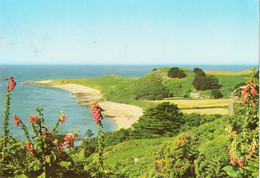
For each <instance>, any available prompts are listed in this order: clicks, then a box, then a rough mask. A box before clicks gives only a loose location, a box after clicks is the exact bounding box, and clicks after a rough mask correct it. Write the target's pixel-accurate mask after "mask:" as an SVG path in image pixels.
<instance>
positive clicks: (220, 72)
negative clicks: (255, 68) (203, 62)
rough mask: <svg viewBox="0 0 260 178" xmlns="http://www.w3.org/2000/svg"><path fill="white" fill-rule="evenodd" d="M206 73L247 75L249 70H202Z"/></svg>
mask: <svg viewBox="0 0 260 178" xmlns="http://www.w3.org/2000/svg"><path fill="white" fill-rule="evenodd" d="M204 72H205V74H207V75H249V74H250V73H251V70H244V71H241V72H228V71H204Z"/></svg>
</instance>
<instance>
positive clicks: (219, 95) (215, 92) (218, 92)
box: [211, 89, 223, 99]
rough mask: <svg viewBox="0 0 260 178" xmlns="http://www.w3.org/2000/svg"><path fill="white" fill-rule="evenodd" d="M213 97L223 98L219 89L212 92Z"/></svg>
mask: <svg viewBox="0 0 260 178" xmlns="http://www.w3.org/2000/svg"><path fill="white" fill-rule="evenodd" d="M211 96H212V97H213V98H214V99H218V98H222V97H223V95H222V93H221V92H220V91H219V90H218V89H213V90H211Z"/></svg>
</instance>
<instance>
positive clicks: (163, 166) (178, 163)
mask: <svg viewBox="0 0 260 178" xmlns="http://www.w3.org/2000/svg"><path fill="white" fill-rule="evenodd" d="M197 153H198V151H197V149H196V138H194V137H191V136H190V135H188V134H186V133H182V134H180V135H179V136H177V137H176V138H175V139H174V141H170V142H165V143H163V144H162V146H161V147H160V148H159V150H158V151H157V160H155V161H154V162H153V170H154V173H153V174H155V175H156V173H157V176H159V177H193V176H194V175H195V166H194V160H195V159H196V155H197Z"/></svg>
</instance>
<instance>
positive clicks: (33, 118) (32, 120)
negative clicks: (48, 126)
mask: <svg viewBox="0 0 260 178" xmlns="http://www.w3.org/2000/svg"><path fill="white" fill-rule="evenodd" d="M28 117H29V118H30V123H31V124H38V120H37V117H36V116H33V115H31V114H30V115H29V116H28Z"/></svg>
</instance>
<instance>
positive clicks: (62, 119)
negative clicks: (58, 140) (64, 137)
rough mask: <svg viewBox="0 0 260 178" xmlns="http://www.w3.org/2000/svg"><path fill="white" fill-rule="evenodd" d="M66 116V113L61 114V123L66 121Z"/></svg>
mask: <svg viewBox="0 0 260 178" xmlns="http://www.w3.org/2000/svg"><path fill="white" fill-rule="evenodd" d="M65 119H66V116H65V115H64V114H62V115H61V119H60V123H61V124H63V122H65Z"/></svg>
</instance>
